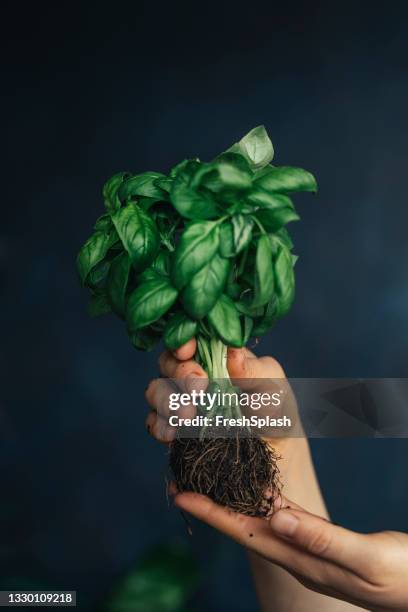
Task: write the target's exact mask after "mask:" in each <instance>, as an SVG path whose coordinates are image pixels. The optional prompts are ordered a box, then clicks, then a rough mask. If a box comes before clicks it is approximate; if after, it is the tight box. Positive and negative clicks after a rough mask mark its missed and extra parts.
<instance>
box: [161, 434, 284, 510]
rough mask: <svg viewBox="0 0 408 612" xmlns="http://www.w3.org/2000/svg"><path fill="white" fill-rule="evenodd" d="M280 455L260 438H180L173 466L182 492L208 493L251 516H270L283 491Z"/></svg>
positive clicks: (174, 448)
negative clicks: (276, 500)
mask: <svg viewBox="0 0 408 612" xmlns="http://www.w3.org/2000/svg"><path fill="white" fill-rule="evenodd" d="M278 459H279V457H278V456H277V455H276V453H275V452H274V450H273V449H272V448H270V447H269V446H268V444H267V443H266V442H265V441H264V440H262V439H261V438H258V437H239V435H238V434H237V435H236V436H235V437H231V438H205V439H203V440H199V439H197V438H188V439H187V438H185V439H181V438H177V439H176V440H175V441H174V442H173V443H172V445H171V450H170V467H171V469H172V471H173V474H174V478H175V481H176V485H177V488H178V490H179V491H193V492H195V493H201V494H203V495H207V496H208V497H210V498H211V499H212V500H213V501H215V502H216V503H218V504H221V505H222V506H228V508H230V509H231V510H234V511H235V512H240V513H242V514H246V515H248V516H263V517H265V516H268V515H270V514H271V513H272V511H273V504H274V501H275V499H276V498H277V496H278V495H279V492H280V488H281V485H280V481H279V470H278V466H277V461H278Z"/></svg>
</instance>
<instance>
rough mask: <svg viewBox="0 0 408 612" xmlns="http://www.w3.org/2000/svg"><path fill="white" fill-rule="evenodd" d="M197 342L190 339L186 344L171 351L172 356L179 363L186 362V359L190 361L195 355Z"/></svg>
mask: <svg viewBox="0 0 408 612" xmlns="http://www.w3.org/2000/svg"><path fill="white" fill-rule="evenodd" d="M196 349H197V342H196V339H195V338H191V340H189V341H188V342H186V343H185V344H183V346H180V347H179V348H178V349H176V350H175V351H173V355H174V356H175V357H176V359H178V360H179V361H187V360H188V359H192V358H193V357H194V355H195V353H196Z"/></svg>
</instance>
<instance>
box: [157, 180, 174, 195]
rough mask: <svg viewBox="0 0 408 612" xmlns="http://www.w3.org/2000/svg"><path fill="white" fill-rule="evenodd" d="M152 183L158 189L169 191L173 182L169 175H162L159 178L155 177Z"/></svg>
mask: <svg viewBox="0 0 408 612" xmlns="http://www.w3.org/2000/svg"><path fill="white" fill-rule="evenodd" d="M154 184H155V185H156V186H157V187H159V188H160V189H163V191H166V192H167V193H170V189H171V186H172V184H173V179H172V178H171V177H169V176H162V177H160V178H157V179H156V180H155V181H154Z"/></svg>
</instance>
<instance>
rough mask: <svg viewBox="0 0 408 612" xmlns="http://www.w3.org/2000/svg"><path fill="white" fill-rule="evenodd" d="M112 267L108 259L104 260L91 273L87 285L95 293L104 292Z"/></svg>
mask: <svg viewBox="0 0 408 612" xmlns="http://www.w3.org/2000/svg"><path fill="white" fill-rule="evenodd" d="M110 266H111V262H110V261H109V260H108V259H103V260H102V261H101V262H99V263H98V264H97V265H96V266H95V267H94V268H92V270H91V271H90V272H89V274H88V277H87V279H86V285H87V286H88V287H90V288H91V289H92V290H93V291H94V292H95V293H100V290H102V292H104V287H105V285H106V280H107V278H108V272H109V269H110Z"/></svg>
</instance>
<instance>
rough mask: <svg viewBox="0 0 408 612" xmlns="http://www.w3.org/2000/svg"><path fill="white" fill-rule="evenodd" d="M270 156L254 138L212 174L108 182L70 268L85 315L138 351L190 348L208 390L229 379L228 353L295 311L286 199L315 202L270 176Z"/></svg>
mask: <svg viewBox="0 0 408 612" xmlns="http://www.w3.org/2000/svg"><path fill="white" fill-rule="evenodd" d="M273 155H274V151H273V146H272V143H271V141H270V139H269V137H268V134H267V132H266V130H265V128H264V127H263V126H259V127H256V128H254V129H253V130H251V131H250V132H249V133H248V134H247V135H246V136H244V138H242V140H240V141H239V142H238V143H236V144H234V145H233V146H232V147H231V148H230V149H228V150H227V151H226V152H224V153H221V155H219V156H218V157H216V158H215V159H214V160H213V161H211V162H203V161H201V160H199V159H186V160H184V161H182V162H180V163H179V164H177V165H176V166H174V167H173V168H171V170H170V171H169V173H168V174H162V173H160V172H144V173H142V174H131V173H129V172H120V173H118V174H115V175H114V176H112V178H110V179H109V180H108V181H107V183H106V184H105V186H104V187H103V199H104V203H105V213H104V214H103V215H102V216H101V217H99V218H98V219H97V221H96V223H95V226H94V232H93V234H92V235H91V236H90V238H88V240H87V241H86V242H85V244H84V245H83V247H82V248H81V250H80V252H79V254H78V258H77V268H78V272H79V276H80V280H81V283H82V285H83V286H86V287H88V289H89V291H90V294H91V298H90V304H89V313H90V314H91V315H92V316H96V315H100V314H104V313H108V312H113V313H115V314H116V315H117V316H119V317H121V318H122V319H123V320H124V322H125V324H126V329H127V333H128V335H129V339H130V341H131V342H132V344H133V345H134V346H135V347H136V348H137V349H141V350H150V349H151V348H153V347H154V345H155V344H156V343H157V342H158V341H160V340H161V339H162V338H163V340H164V343H165V345H166V346H167V347H168V348H169V349H176V348H177V347H179V346H181V345H182V344H184V343H185V342H187V341H188V340H190V338H193V337H196V338H197V341H198V343H197V346H198V356H197V357H198V358H199V359H200V361H201V363H202V364H203V365H204V367H205V368H206V370H207V372H208V374H209V376H210V378H227V377H228V373H227V372H226V369H225V368H226V366H225V362H226V360H225V352H226V347H227V346H232V347H242V346H244V345H245V344H246V343H247V341H248V339H249V338H250V337H258V336H261V335H263V334H265V333H266V332H268V331H269V330H270V329H271V327H272V326H273V325H274V323H275V322H276V321H277V319H279V318H280V317H282V316H283V315H285V314H286V313H287V312H288V310H289V309H290V307H291V304H292V302H293V299H294V294H295V277H294V271H293V266H294V264H295V261H296V256H295V255H293V254H292V248H293V244H292V241H291V239H290V236H289V234H288V232H287V230H286V225H287V224H288V223H289V222H291V221H296V220H298V219H299V217H298V215H297V213H296V211H295V208H294V205H293V202H292V199H291V195H292V193H295V192H297V191H311V192H315V191H316V190H317V185H316V181H315V179H314V177H313V176H312V174H310V173H309V172H307V171H305V170H302V169H300V168H293V167H289V166H275V165H272V164H271V161H272V159H273Z"/></svg>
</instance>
